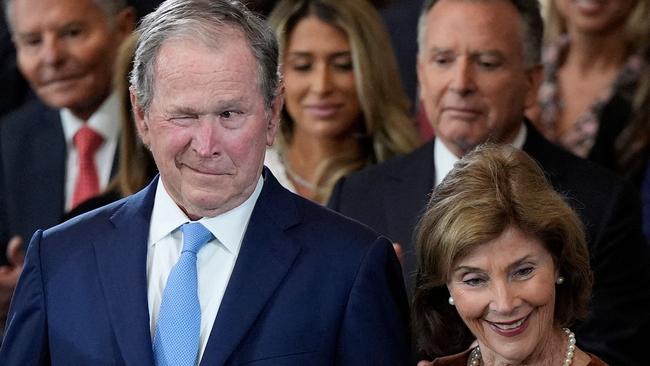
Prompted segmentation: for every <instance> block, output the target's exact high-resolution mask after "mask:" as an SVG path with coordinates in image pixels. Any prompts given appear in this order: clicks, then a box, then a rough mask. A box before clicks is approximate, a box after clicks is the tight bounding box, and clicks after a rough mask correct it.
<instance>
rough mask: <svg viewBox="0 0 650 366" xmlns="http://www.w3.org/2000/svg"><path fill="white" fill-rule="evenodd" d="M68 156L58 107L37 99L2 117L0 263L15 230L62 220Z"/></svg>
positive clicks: (26, 234) (28, 233)
mask: <svg viewBox="0 0 650 366" xmlns="http://www.w3.org/2000/svg"><path fill="white" fill-rule="evenodd" d="M116 123H117V122H116ZM116 158H117V154H116ZM66 159H67V151H66V144H65V136H64V134H63V127H62V125H61V118H60V116H59V111H58V110H56V109H52V108H49V107H47V106H45V105H44V104H43V103H41V102H40V101H39V100H32V101H31V102H29V103H27V104H25V105H24V106H23V107H21V108H20V109H18V110H16V111H14V112H13V113H11V114H9V115H7V116H6V117H5V118H4V119H2V120H1V121H0V210H1V211H2V213H1V214H0V264H2V263H5V262H6V258H5V255H4V253H5V250H4V249H5V246H6V244H7V240H8V239H9V238H10V237H11V236H13V235H20V236H22V237H23V238H24V239H25V241H28V240H29V239H30V238H31V237H32V235H33V234H34V232H35V231H36V229H46V228H49V227H52V226H54V225H56V224H58V223H60V222H61V221H62V219H63V215H64V213H65V202H64V196H65V194H64V190H65V172H66ZM115 170H116V164H114V166H113V172H115Z"/></svg>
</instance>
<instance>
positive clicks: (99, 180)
mask: <svg viewBox="0 0 650 366" xmlns="http://www.w3.org/2000/svg"><path fill="white" fill-rule="evenodd" d="M3 9H4V11H5V14H6V17H7V23H8V25H9V29H10V30H11V32H12V39H13V42H14V44H15V45H16V51H17V64H18V67H19V69H20V71H21V73H22V74H23V76H24V77H25V79H27V81H28V82H29V84H30V86H31V87H32V89H33V90H34V91H35V93H36V95H37V96H38V100H34V101H32V102H30V103H27V104H25V105H24V106H23V107H21V108H20V109H18V110H16V111H14V112H13V113H11V114H9V115H7V116H6V117H4V119H3V120H2V121H0V212H1V213H0V265H5V266H2V267H0V302H1V301H2V300H4V299H5V298H7V294H9V296H10V294H11V288H12V287H13V286H12V282H13V281H15V277H16V276H17V274H18V272H19V271H20V268H21V264H22V252H21V248H20V247H21V244H22V242H23V241H25V240H29V239H30V238H31V236H32V234H33V233H34V231H35V230H36V229H39V228H43V229H45V228H47V227H50V226H53V225H55V224H57V223H59V222H60V221H61V220H62V218H63V216H64V214H65V212H67V211H69V210H70V209H72V208H74V207H75V206H76V205H78V204H79V203H81V202H83V201H85V200H86V199H88V198H91V197H93V196H95V195H97V194H98V193H99V192H100V191H101V190H102V189H103V188H105V186H106V184H107V183H108V181H109V179H110V176H111V173H112V171H113V170H114V168H115V166H114V165H115V157H116V156H117V154H116V149H117V145H118V136H119V129H120V123H121V122H120V120H119V118H121V114H120V112H119V111H120V108H121V103H122V101H121V100H119V98H118V97H117V96H116V94H115V93H114V92H113V91H112V83H111V80H112V74H113V72H112V68H113V63H114V61H115V57H116V54H117V50H118V48H119V46H120V44H121V43H122V41H123V40H124V39H125V38H126V37H127V36H128V35H129V34H130V33H131V32H132V30H133V28H134V23H135V13H134V11H133V9H132V8H130V7H128V6H127V4H126V0H4V1H3ZM10 238H11V245H9V250H6V249H5V248H6V247H7V244H8V243H9V242H10V240H9V239H10ZM5 251H6V252H7V253H8V254H7V258H5ZM0 306H1V304H0ZM0 311H2V310H1V309H0ZM2 313H4V312H2Z"/></svg>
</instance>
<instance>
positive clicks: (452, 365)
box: [432, 350, 471, 366]
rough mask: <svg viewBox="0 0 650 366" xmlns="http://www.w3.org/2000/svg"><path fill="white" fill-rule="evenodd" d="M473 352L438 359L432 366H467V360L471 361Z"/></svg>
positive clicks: (468, 351)
mask: <svg viewBox="0 0 650 366" xmlns="http://www.w3.org/2000/svg"><path fill="white" fill-rule="evenodd" d="M470 351H471V350H467V351H464V352H461V353H457V354H455V355H449V356H445V357H438V358H436V359H435V360H433V364H432V366H465V365H467V360H468V359H469V354H470Z"/></svg>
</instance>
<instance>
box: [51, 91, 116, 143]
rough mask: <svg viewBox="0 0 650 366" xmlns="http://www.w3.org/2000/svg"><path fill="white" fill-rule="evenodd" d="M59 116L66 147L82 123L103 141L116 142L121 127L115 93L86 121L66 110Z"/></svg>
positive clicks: (60, 112)
mask: <svg viewBox="0 0 650 366" xmlns="http://www.w3.org/2000/svg"><path fill="white" fill-rule="evenodd" d="M59 115H60V116H61V122H62V125H63V134H64V135H65V141H66V144H67V145H68V146H71V145H72V138H73V137H74V135H75V133H77V131H78V130H79V129H80V128H81V126H83V125H84V123H86V125H87V126H88V127H91V128H92V129H93V130H94V131H95V132H97V133H99V134H100V135H102V137H103V138H104V140H105V141H115V140H117V139H118V137H119V134H120V129H121V126H122V120H121V119H122V113H121V103H120V99H119V95H118V94H117V93H116V92H115V91H114V92H112V93H111V94H110V95H109V96H108V98H106V100H105V101H104V102H103V103H102V104H101V105H100V106H99V109H97V110H96V111H95V113H93V114H92V116H90V118H89V119H88V121H83V120H81V119H79V118H78V117H77V116H75V115H74V114H73V113H72V111H70V110H69V109H68V108H63V109H61V110H59Z"/></svg>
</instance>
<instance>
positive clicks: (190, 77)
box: [131, 31, 282, 219]
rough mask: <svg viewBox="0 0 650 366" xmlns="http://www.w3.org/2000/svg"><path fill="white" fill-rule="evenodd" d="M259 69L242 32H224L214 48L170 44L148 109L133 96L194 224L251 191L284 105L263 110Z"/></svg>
mask: <svg viewBox="0 0 650 366" xmlns="http://www.w3.org/2000/svg"><path fill="white" fill-rule="evenodd" d="M187 55H192V57H187ZM257 70H258V68H257V63H256V60H255V58H254V57H253V54H252V52H251V50H250V48H249V46H248V44H247V42H246V40H245V38H244V36H243V34H241V33H240V32H236V31H230V34H226V35H224V36H223V39H222V40H221V41H220V45H219V47H218V49H213V48H208V47H206V46H205V45H204V44H203V43H201V42H196V41H189V40H187V39H171V40H168V41H166V42H165V43H164V44H163V45H162V47H161V48H160V50H159V53H158V56H157V58H156V63H155V65H154V95H153V99H152V102H151V106H150V108H149V110H148V111H146V112H145V111H143V110H142V109H140V108H139V107H138V106H137V101H136V97H135V94H134V91H132V93H131V101H132V103H133V104H134V108H135V117H136V125H137V127H138V131H139V133H140V136H141V137H142V140H143V142H144V143H145V144H146V145H147V146H149V148H150V149H151V152H152V153H153V157H154V160H155V161H156V165H157V166H158V169H159V170H160V176H161V179H162V182H163V184H164V185H165V188H166V189H167V191H168V192H169V194H170V195H171V197H172V198H173V199H174V201H175V202H176V204H178V205H179V207H181V209H183V211H184V212H185V213H186V214H187V215H188V216H189V217H190V218H192V219H198V218H200V217H214V216H216V215H219V214H221V213H223V212H226V211H228V210H230V209H232V208H235V207H237V206H239V205H240V204H241V203H243V202H244V201H245V200H246V199H247V198H248V197H249V196H250V195H251V194H252V192H253V191H254V189H255V186H256V184H257V181H258V179H259V177H260V175H261V172H262V166H263V163H264V152H265V150H266V146H267V145H268V146H270V145H271V144H272V143H273V138H274V136H275V133H276V130H277V121H278V120H279V112H280V110H281V108H282V97H281V96H280V97H277V98H276V100H275V101H274V103H273V106H272V108H268V107H267V105H266V103H265V101H264V98H263V96H262V93H261V91H260V87H259V83H258V73H257Z"/></svg>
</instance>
